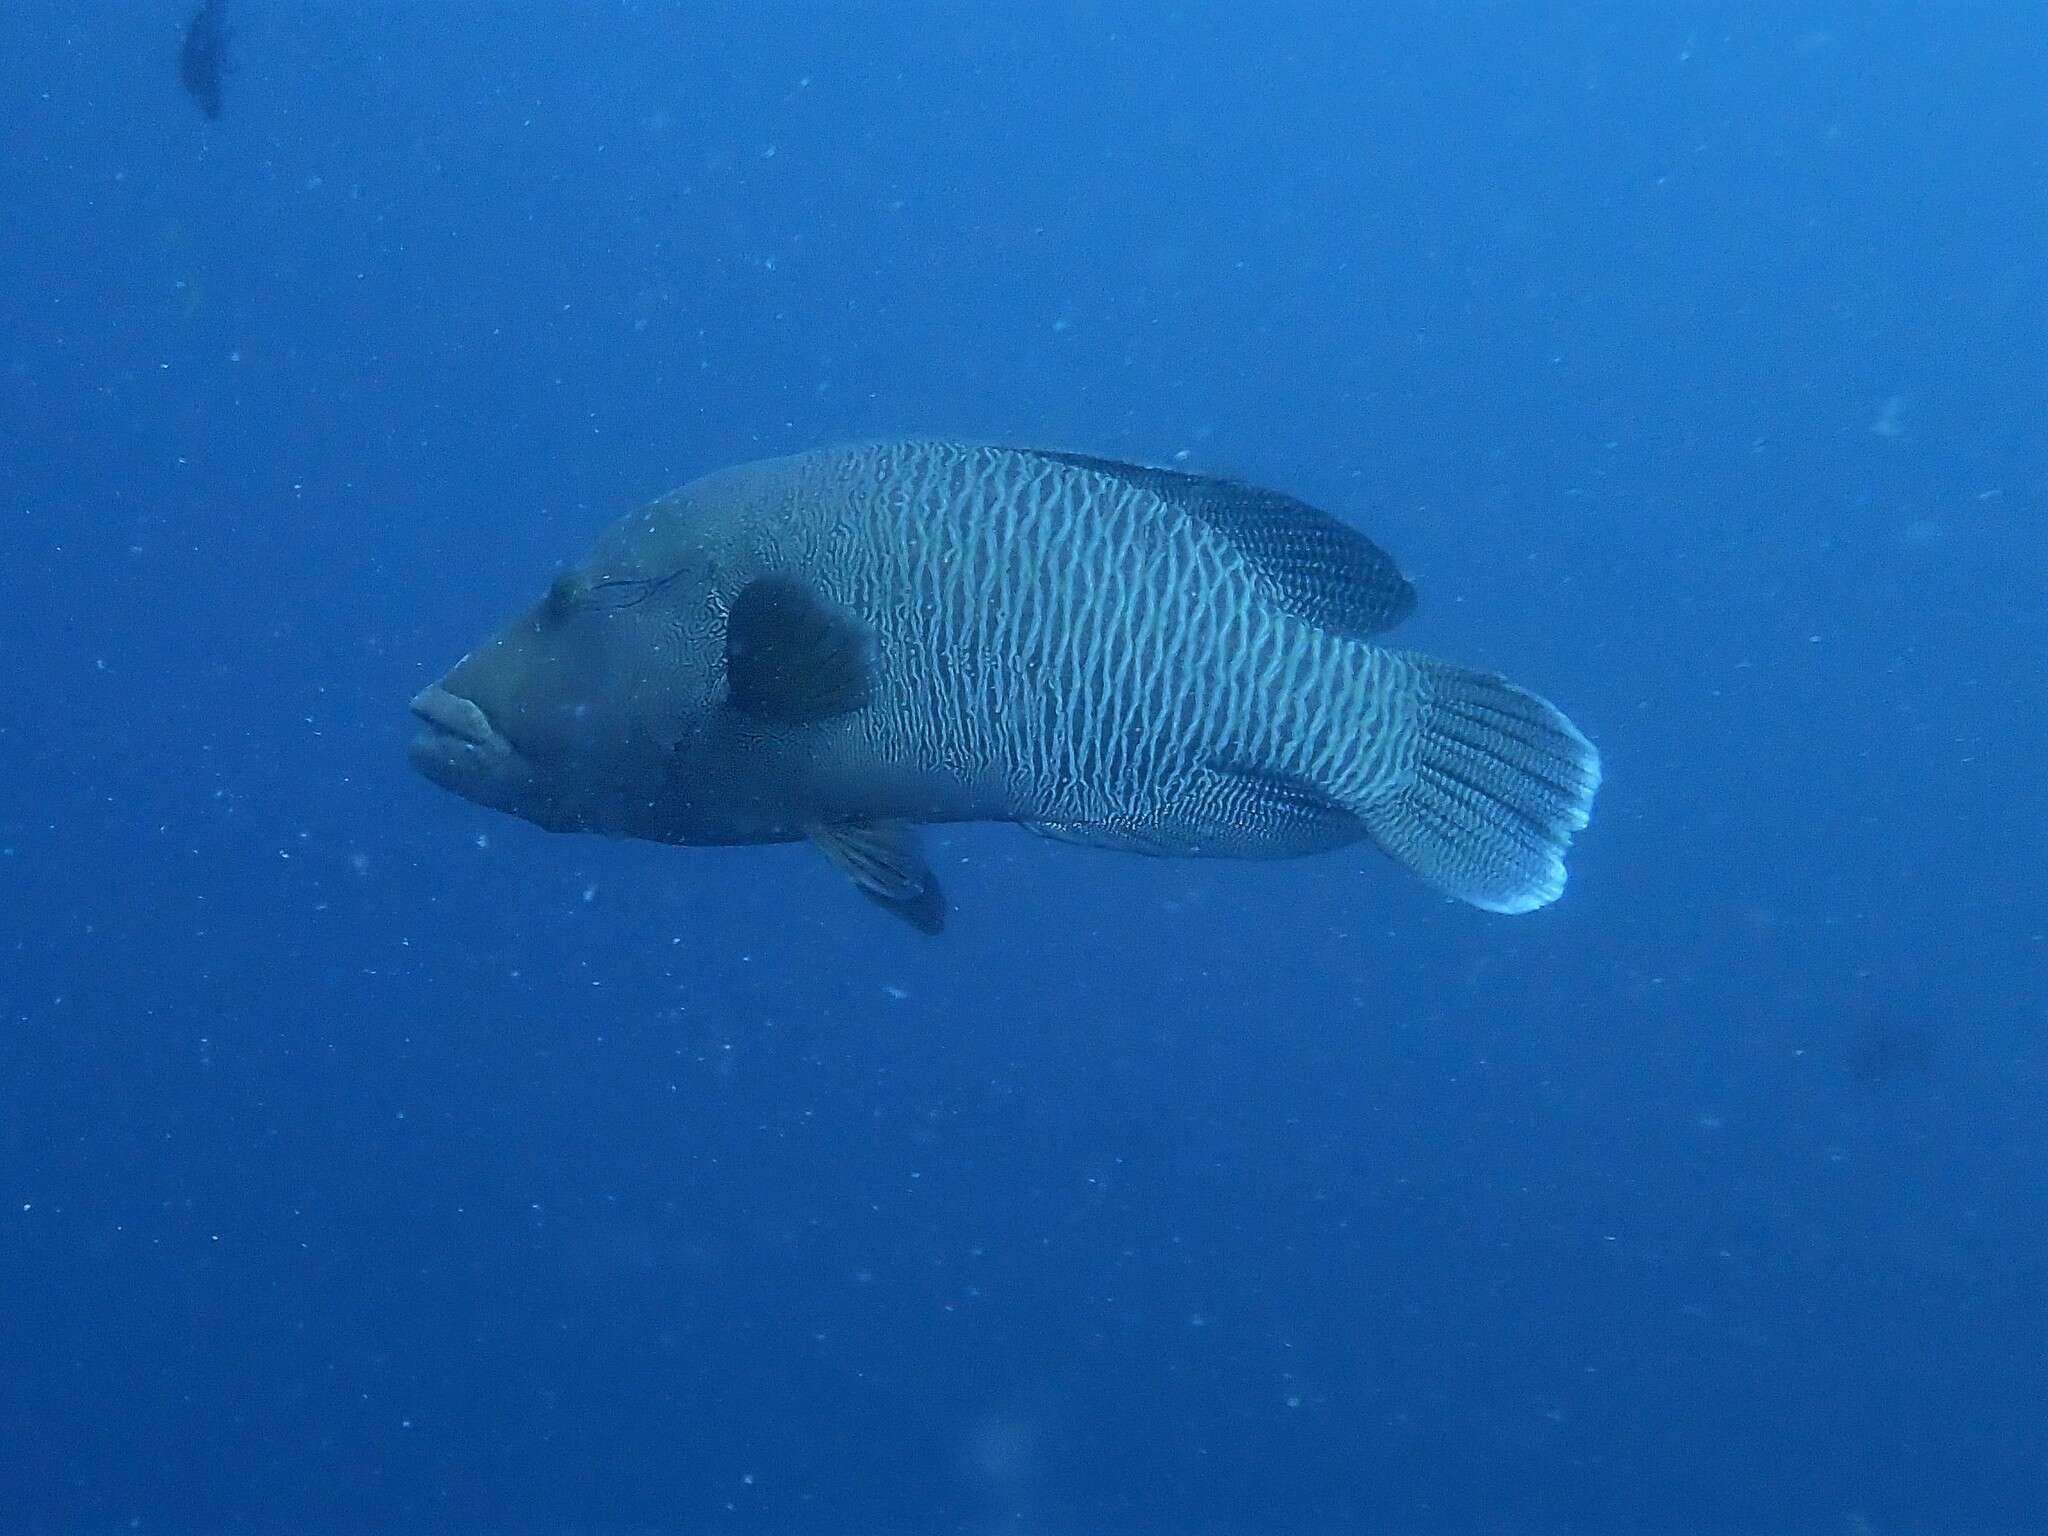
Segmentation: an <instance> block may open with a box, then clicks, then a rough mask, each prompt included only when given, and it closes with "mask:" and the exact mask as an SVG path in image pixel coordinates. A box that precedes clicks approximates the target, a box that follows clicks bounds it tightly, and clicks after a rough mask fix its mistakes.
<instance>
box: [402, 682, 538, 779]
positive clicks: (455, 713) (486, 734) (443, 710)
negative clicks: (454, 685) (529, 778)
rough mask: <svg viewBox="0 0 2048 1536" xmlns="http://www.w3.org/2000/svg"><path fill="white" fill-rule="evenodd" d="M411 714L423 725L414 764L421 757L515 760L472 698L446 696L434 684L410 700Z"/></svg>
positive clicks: (449, 693)
mask: <svg viewBox="0 0 2048 1536" xmlns="http://www.w3.org/2000/svg"><path fill="white" fill-rule="evenodd" d="M412 713H414V715H416V717H418V719H422V721H424V723H426V731H422V733H420V737H418V741H414V760H416V762H418V760H420V758H422V756H455V758H465V756H467V758H483V760H485V762H489V760H500V762H502V760H508V758H514V756H518V754H516V752H514V750H512V743H510V741H508V739H506V735H504V731H500V729H498V727H496V725H492V719H489V715H485V713H483V711H481V709H479V707H477V702H475V700H473V698H463V696H461V694H455V692H449V690H446V688H442V686H440V684H438V682H434V684H428V686H426V688H422V690H420V692H416V694H414V696H412Z"/></svg>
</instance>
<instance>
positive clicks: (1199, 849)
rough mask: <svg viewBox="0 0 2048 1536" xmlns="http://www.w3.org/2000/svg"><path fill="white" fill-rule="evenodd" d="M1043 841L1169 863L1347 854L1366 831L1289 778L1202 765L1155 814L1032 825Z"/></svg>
mask: <svg viewBox="0 0 2048 1536" xmlns="http://www.w3.org/2000/svg"><path fill="white" fill-rule="evenodd" d="M1024 825H1025V826H1027V827H1029V828H1030V829H1031V830H1032V831H1033V832H1036V833H1038V834H1039V835H1040V836H1041V837H1050V838H1055V839H1057V840H1058V841H1060V842H1064V843H1081V844H1084V845H1086V846H1088V847H1091V848H1112V849H1116V850H1118V851H1120V852H1124V853H1144V854H1151V855H1153V856H1154V857H1165V858H1203V857H1210V858H1229V859H1288V858H1294V857H1297V856H1298V855H1301V854H1307V853H1323V852H1326V851H1328V850H1329V849H1332V848H1342V847H1344V846H1346V845H1347V844H1349V843H1355V842H1357V841H1358V840H1359V839H1360V838H1362V837H1364V836H1365V830H1366V829H1365V826H1364V824H1363V823H1362V822H1360V821H1359V819H1358V818H1357V817H1356V816H1354V815H1353V814H1352V813H1351V812H1350V811H1348V810H1346V809H1345V808H1344V807H1343V806H1341V805H1338V804H1337V803H1336V802H1335V801H1333V800H1331V799H1330V798H1329V797H1328V796H1326V795H1324V794H1322V793H1321V792H1320V791H1319V790H1317V789H1315V788H1314V787H1313V786H1312V785H1309V784H1306V783H1303V782H1302V781H1301V780H1299V779H1296V778H1293V777H1291V776H1289V775H1287V774H1280V773H1272V772H1269V771H1267V770H1264V769H1258V768H1244V767H1239V766H1236V765H1232V764H1224V763H1204V764H1202V765H1200V766H1199V767H1196V768H1194V769H1192V770H1190V771H1189V772H1188V773H1186V774H1184V775H1182V776H1181V777H1180V779H1179V780H1178V782H1177V783H1176V784H1175V786H1174V788H1173V790H1172V792H1171V793H1170V794H1169V795H1168V796H1167V798H1166V800H1165V801H1164V803H1162V804H1161V805H1160V806H1159V807H1157V808H1156V809H1154V810H1151V811H1148V812H1143V813H1139V814H1136V815H1131V816H1127V817H1120V818H1118V819H1117V820H1115V821H1028V822H1026V823H1025V824H1024Z"/></svg>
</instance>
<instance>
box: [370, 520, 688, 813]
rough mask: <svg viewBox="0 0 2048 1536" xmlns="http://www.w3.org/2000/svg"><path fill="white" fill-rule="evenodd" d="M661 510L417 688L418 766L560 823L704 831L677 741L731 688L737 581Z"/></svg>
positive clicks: (469, 794)
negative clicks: (694, 821) (689, 800)
mask: <svg viewBox="0 0 2048 1536" xmlns="http://www.w3.org/2000/svg"><path fill="white" fill-rule="evenodd" d="M654 511H655V509H649V511H648V512H643V513H640V514H636V515H635V516H633V517H631V518H628V519H626V520H625V521H624V522H623V523H621V524H619V525H618V526H617V527H615V528H614V529H613V530H612V531H611V533H609V534H608V535H607V536H606V537H605V539H604V540H603V541H601V542H600V544H599V545H598V548H597V549H596V550H595V551H594V552H593V553H592V555H591V557H590V558H589V559H588V560H587V561H585V562H584V563H583V564H582V565H580V566H576V567H573V568H571V569H569V570H566V571H564V572H563V573H562V574H561V575H559V576H558V577H556V579H555V581H554V583H553V585H552V586H551V587H550V588H549V589H548V592H547V594H546V595H545V596H544V597H543V598H542V599H541V600H540V601H539V602H537V603H535V604H534V605H533V606H532V607H531V608H529V609H527V611H526V612H524V613H522V614H521V615H519V616H518V617H517V618H515V619H514V620H513V621H512V622H511V623H510V624H508V625H506V626H505V628H504V629H503V630H501V631H500V632H499V633H498V634H497V635H495V636H494V637H492V638H491V639H489V640H487V641H485V642H484V643H483V644H482V645H480V646H478V647H477V648H476V649H475V650H473V651H471V652H470V653H469V654H468V655H467V656H465V657H463V658H462V660H460V661H459V662H457V663H456V664H455V666H454V667H453V668H451V669H450V670H449V672H448V674H447V675H446V676H445V677H443V678H441V680H440V681H439V682H436V683H432V684H430V685H429V686H427V687H426V688H424V689H422V690H421V691H420V692H419V693H418V694H417V695H416V696H415V697H414V699H413V701H412V712H413V714H414V715H415V716H417V717H418V718H419V720H420V721H421V723H422V726H423V729H422V730H421V731H420V732H419V734H418V735H417V736H415V737H414V738H413V741H412V745H411V748H410V750H409V753H408V756H409V757H410V760H411V762H412V765H413V767H415V768H416V769H418V770H419V771H420V772H421V773H422V774H424V775H425V776H426V777H427V778H429V779H431V780H432V781H433V782H434V783H436V784H438V785H440V786H441V787H442V788H444V789H447V790H450V791H453V792H454V793H455V794H458V795H461V796H462V797H463V798H464V799H467V800H472V801H475V802H476V803H477V804H479V805H484V806H488V807H490V808H491V809H493V810H498V811H504V812H507V813H509V814H511V815H514V816H518V817H521V818H523V819H524V820H527V821H530V822H533V823H534V824H535V825H537V826H541V827H545V828H547V829H548V830H549V831H555V832H598V833H606V834H610V835H613V836H621V837H649V838H655V839H658V840H662V841H694V840H696V839H695V838H693V837H691V836H689V830H690V829H688V828H687V827H679V826H677V825H675V818H676V816H677V814H678V811H679V809H681V808H684V806H683V803H682V802H680V801H679V797H678V796H677V794H676V774H677V766H678V756H677V750H678V747H679V745H680V744H682V743H685V742H688V741H690V740H692V739H695V738H697V737H701V736H702V734H703V733H704V730H705V728H706V722H707V721H708V720H710V719H711V718H712V717H713V715H714V712H715V707H716V705H717V703H718V694H719V690H720V689H721V687H722V685H723V679H722V677H721V676H720V672H721V668H720V666H719V662H720V648H719V644H718V636H719V634H720V633H721V630H722V624H723V617H724V609H725V602H726V600H725V598H724V596H723V595H722V587H723V585H724V583H723V581H722V580H721V572H720V568H719V565H720V563H719V562H718V561H717V560H716V559H715V558H714V556H713V553H712V551H711V549H710V548H709V547H708V545H707V544H706V542H705V541H703V540H694V539H680V538H677V537H675V536H674V535H673V533H672V529H673V528H674V526H675V524H674V520H673V519H672V518H666V517H659V516H654V515H650V514H652V513H653V512H654Z"/></svg>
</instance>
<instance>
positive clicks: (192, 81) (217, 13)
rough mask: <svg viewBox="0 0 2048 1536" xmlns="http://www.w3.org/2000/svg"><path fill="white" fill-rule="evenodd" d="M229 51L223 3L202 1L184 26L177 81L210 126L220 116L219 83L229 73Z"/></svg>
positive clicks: (219, 1) (179, 48) (209, 0)
mask: <svg viewBox="0 0 2048 1536" xmlns="http://www.w3.org/2000/svg"><path fill="white" fill-rule="evenodd" d="M227 47H228V29H227V24H226V23H225V22H224V21H223V20H222V19H221V0H202V3H201V5H200V7H199V9H198V10H196V11H194V12H193V13H192V19H191V20H190V21H188V22H186V23H185V40H184V42H183V43H181V44H180V45H179V47H178V79H179V80H180V81H182V82H183V83H184V86H185V93H186V94H187V95H188V96H190V97H191V98H192V100H193V101H194V102H196V103H198V106H199V110H200V111H201V112H203V113H204V114H205V115H206V118H207V121H209V122H212V121H214V120H215V119H217V118H218V117H219V116H220V83H221V77H222V76H223V75H225V74H226V73H227V62H228V61H227Z"/></svg>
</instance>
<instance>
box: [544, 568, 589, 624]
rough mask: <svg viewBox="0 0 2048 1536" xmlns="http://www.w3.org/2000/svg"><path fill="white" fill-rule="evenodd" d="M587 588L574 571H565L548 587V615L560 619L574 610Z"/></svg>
mask: <svg viewBox="0 0 2048 1536" xmlns="http://www.w3.org/2000/svg"><path fill="white" fill-rule="evenodd" d="M585 590H586V588H585V587H584V584H583V582H582V580H581V579H580V578H578V576H577V575H576V573H575V572H574V571H563V572H561V573H560V574H559V575H557V576H556V577H555V579H554V580H553V581H552V582H551V583H549V585H548V596H547V615H548V617H549V618H551V619H559V618H561V617H563V616H564V615H565V614H567V613H568V612H569V610H570V609H572V608H574V607H575V606H576V604H577V602H578V601H579V600H580V599H581V598H582V596H583V594H584V592H585Z"/></svg>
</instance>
